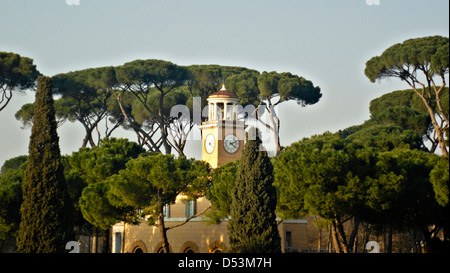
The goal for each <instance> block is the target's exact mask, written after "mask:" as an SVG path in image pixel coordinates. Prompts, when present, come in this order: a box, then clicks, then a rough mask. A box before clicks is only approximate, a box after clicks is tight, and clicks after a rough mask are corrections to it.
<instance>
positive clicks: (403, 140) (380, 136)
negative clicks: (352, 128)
mask: <svg viewBox="0 0 450 273" xmlns="http://www.w3.org/2000/svg"><path fill="white" fill-rule="evenodd" d="M347 138H348V140H350V141H352V142H354V143H358V144H361V145H364V146H365V147H368V148H374V149H377V150H378V151H390V150H393V149H395V148H407V149H422V148H423V146H422V145H423V143H422V136H421V135H419V134H417V133H415V132H414V131H412V130H402V128H400V127H398V126H395V125H372V126H363V127H361V128H360V129H359V130H358V131H356V132H354V133H352V134H350V135H349V136H348V137H347Z"/></svg>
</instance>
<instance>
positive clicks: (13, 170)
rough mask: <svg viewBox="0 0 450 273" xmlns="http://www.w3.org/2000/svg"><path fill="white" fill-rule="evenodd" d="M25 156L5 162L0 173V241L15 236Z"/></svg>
mask: <svg viewBox="0 0 450 273" xmlns="http://www.w3.org/2000/svg"><path fill="white" fill-rule="evenodd" d="M26 160H27V156H18V157H15V158H11V159H9V160H6V161H5V163H4V164H3V166H2V169H1V172H0V240H4V239H6V238H13V237H15V236H16V235H17V230H18V229H19V224H20V205H21V204H22V200H23V198H22V180H23V176H24V172H25V168H26V163H25V162H26Z"/></svg>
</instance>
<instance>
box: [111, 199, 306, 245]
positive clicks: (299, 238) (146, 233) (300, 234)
mask: <svg viewBox="0 0 450 273" xmlns="http://www.w3.org/2000/svg"><path fill="white" fill-rule="evenodd" d="M184 199H185V197H183V196H179V197H178V198H177V202H176V203H175V204H174V205H171V206H170V212H169V217H168V218H166V219H165V224H166V226H167V227H169V226H173V225H175V224H178V223H181V222H182V221H184V220H185V219H186V217H185V204H184V203H183V200H184ZM209 205H210V203H209V201H208V200H207V199H206V198H199V199H198V200H197V202H196V213H200V212H202V211H204V209H205V208H207V207H208V206H209ZM227 223H228V221H227V220H226V219H225V220H224V221H222V222H221V223H220V224H217V225H215V224H213V225H208V224H206V223H205V221H204V217H203V216H201V217H197V218H194V219H192V220H191V221H189V222H188V223H186V224H185V225H183V226H180V227H176V228H174V229H171V230H168V231H167V238H168V241H169V245H170V249H171V252H174V253H185V252H187V251H192V252H196V253H211V252H215V251H217V250H219V251H221V252H226V251H227V250H228V249H229V244H228V232H227ZM306 226H307V220H304V219H297V220H285V221H283V222H281V223H280V224H279V225H278V230H279V232H280V237H281V239H282V245H281V247H282V250H283V252H285V251H286V247H287V245H288V244H287V243H286V232H290V237H291V242H290V247H289V248H288V251H287V252H296V251H298V250H300V251H301V249H306V248H307V246H308V236H307V228H306ZM117 230H119V229H117ZM113 236H114V235H113ZM124 236H125V238H123V239H124V244H125V245H124V247H123V248H122V251H123V252H135V250H136V249H141V250H142V251H143V252H144V253H157V252H159V251H160V250H161V248H162V241H161V235H160V230H159V229H158V228H157V227H155V226H149V225H147V223H146V221H144V220H142V221H141V223H140V224H139V225H129V224H125V227H124ZM113 248H114V246H113Z"/></svg>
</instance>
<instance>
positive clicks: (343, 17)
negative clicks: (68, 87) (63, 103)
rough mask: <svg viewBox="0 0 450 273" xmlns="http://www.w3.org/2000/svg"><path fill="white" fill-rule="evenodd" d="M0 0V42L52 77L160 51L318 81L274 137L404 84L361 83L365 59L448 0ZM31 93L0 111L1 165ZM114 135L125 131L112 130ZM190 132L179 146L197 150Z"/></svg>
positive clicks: (14, 144)
mask: <svg viewBox="0 0 450 273" xmlns="http://www.w3.org/2000/svg"><path fill="white" fill-rule="evenodd" d="M379 2H380V5H378V6H375V5H373V6H369V5H367V4H366V0H340V1H339V0H271V1H269V0H177V1H175V0H146V1H144V0H131V1H123V0H121V1H119V0H80V5H79V6H75V5H72V6H70V5H67V4H66V1H65V0H42V1H35V0H34V1H32V0H14V1H13V0H0V51H8V52H11V51H12V52H15V53H18V54H21V55H23V56H27V57H30V58H33V59H34V62H35V64H36V65H37V67H38V69H39V71H40V72H41V73H43V74H45V75H48V76H52V75H55V74H57V73H63V72H68V71H73V70H79V69H84V68H88V67H99V66H105V65H120V64H123V63H125V62H128V61H132V60H135V59H163V60H168V61H172V62H174V63H177V64H180V65H190V64H220V65H233V66H244V67H248V68H252V69H256V70H259V71H277V72H285V71H288V72H291V73H294V74H297V75H300V76H303V77H305V78H307V79H309V80H311V81H312V82H313V83H314V85H318V86H320V87H321V89H322V93H323V97H322V99H321V101H320V102H318V103H317V104H316V105H313V106H308V107H306V108H301V107H299V106H297V105H296V104H295V103H286V104H281V107H280V108H279V114H280V117H281V131H280V136H281V142H282V145H289V144H290V143H292V142H294V141H296V140H299V139H301V138H303V137H308V136H311V135H313V134H320V133H323V132H325V131H327V130H329V131H332V132H334V131H337V130H339V129H344V128H346V127H348V126H351V125H356V124H360V123H362V122H364V120H367V119H368V118H369V110H368V107H369V102H370V100H372V99H374V98H376V97H378V96H380V95H382V94H384V93H386V92H390V91H393V90H398V89H406V88H407V85H406V84H405V83H401V82H399V81H397V80H387V81H382V82H381V83H370V81H369V80H368V79H367V78H366V77H365V76H364V67H365V62H366V61H367V60H368V59H370V58H371V57H373V56H375V55H380V54H381V53H382V52H383V50H384V49H386V48H387V47H389V46H391V45H392V44H394V43H398V42H402V41H404V40H406V39H409V38H415V37H422V36H429V35H442V36H446V37H448V36H449V23H448V22H449V12H448V10H449V1H448V0H380V1H379ZM33 100H34V93H32V92H28V93H27V94H25V95H21V96H19V95H16V96H15V97H14V98H13V100H12V102H11V103H10V104H9V105H8V106H7V107H6V108H5V110H3V111H1V112H0V124H1V127H0V128H1V129H0V130H1V132H0V165H1V164H3V162H4V160H6V159H8V158H11V157H13V156H17V155H21V154H26V153H27V151H28V138H29V135H30V129H25V130H23V129H21V128H20V126H21V124H20V123H19V122H18V121H16V120H15V118H14V114H15V112H16V111H17V110H18V109H19V108H20V106H21V105H22V104H24V103H25V102H32V101H33ZM59 135H60V141H61V150H62V153H63V154H70V153H71V152H72V151H74V150H77V149H78V147H79V146H80V145H81V140H82V137H83V133H82V127H81V126H80V125H78V124H71V123H66V124H64V125H63V126H62V127H60V129H59ZM115 136H117V137H120V136H130V139H131V140H135V137H134V135H133V134H132V133H126V134H124V133H123V130H122V131H121V132H117V133H116V134H115ZM200 148H201V144H200V143H199V141H192V142H191V143H190V144H189V147H187V149H186V151H187V154H188V156H192V157H197V158H199V157H200V152H199V151H200Z"/></svg>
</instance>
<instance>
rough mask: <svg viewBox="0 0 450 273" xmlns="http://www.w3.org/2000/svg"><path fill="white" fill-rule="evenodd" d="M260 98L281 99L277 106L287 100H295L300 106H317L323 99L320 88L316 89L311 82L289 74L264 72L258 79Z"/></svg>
mask: <svg viewBox="0 0 450 273" xmlns="http://www.w3.org/2000/svg"><path fill="white" fill-rule="evenodd" d="M258 87H259V90H260V97H261V98H262V99H263V100H265V99H271V98H274V97H277V96H278V97H279V100H278V101H277V102H276V104H278V103H281V102H283V101H287V100H295V101H296V102H297V103H298V104H299V105H301V106H306V105H310V104H315V103H317V102H318V101H319V99H320V98H321V97H322V94H321V93H320V88H319V87H314V86H313V84H312V82H311V81H308V80H306V79H305V78H303V77H299V76H297V75H293V74H291V73H289V72H285V73H277V72H274V71H272V72H263V73H261V75H260V76H259V78H258Z"/></svg>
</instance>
